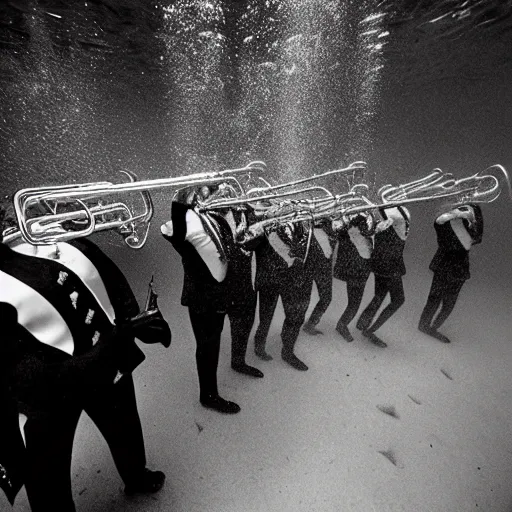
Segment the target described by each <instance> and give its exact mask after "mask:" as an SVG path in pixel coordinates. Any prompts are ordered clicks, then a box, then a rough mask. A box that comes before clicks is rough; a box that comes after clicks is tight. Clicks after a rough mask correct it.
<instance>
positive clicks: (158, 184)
mask: <svg viewBox="0 0 512 512" xmlns="http://www.w3.org/2000/svg"><path fill="white" fill-rule="evenodd" d="M265 169H266V166H265V163H264V162H261V161H254V162H250V163H249V164H247V165H246V166H245V167H241V168H237V169H226V170H223V171H219V172H205V173H195V174H191V175H188V176H180V177H173V178H160V179H154V180H145V181H137V180H136V176H135V175H134V174H133V173H128V172H126V171H122V172H124V174H126V175H127V176H128V178H129V180H130V181H129V182H128V183H119V184H113V183H110V182H106V181H104V182H96V183H82V184H77V185H61V186H55V187H36V188H27V189H22V190H19V191H18V192H16V194H15V196H14V209H15V212H16V217H17V221H18V228H19V235H20V236H22V237H23V238H24V239H25V240H26V241H27V242H29V243H31V244H33V245H48V244H54V243H56V242H59V241H66V240H70V239H72V238H77V237H82V236H88V235H90V234H92V233H95V232H97V231H103V230H107V229H115V230H117V231H118V232H119V233H120V234H121V235H122V236H123V238H124V240H125V243H126V244H127V245H128V246H129V247H131V248H132V249H139V248H141V247H143V246H144V244H145V242H146V240H147V236H148V232H149V226H150V222H151V219H152V217H153V213H154V209H153V203H152V200H151V196H150V194H149V191H150V190H162V189H165V188H173V189H177V188H179V187H184V186H187V187H189V186H194V185H195V186H200V185H205V184H220V183H228V184H229V185H230V186H231V187H232V189H233V190H234V191H236V193H238V194H240V195H243V194H245V190H244V187H243V186H242V185H241V183H240V181H239V179H237V176H241V175H246V176H247V175H248V176H251V175H252V173H257V172H262V171H264V170H265ZM130 192H138V193H139V194H140V196H141V197H142V201H143V204H144V211H143V212H142V213H141V214H139V215H135V214H134V213H133V212H132V209H131V208H130V207H128V206H127V205H126V204H125V203H124V202H115V203H107V204H104V203H103V202H102V201H103V198H104V197H105V196H112V195H115V194H123V193H130ZM63 205H64V206H65V207H66V211H64V212H59V208H60V209H62V206H63ZM64 224H66V226H67V229H66V227H65V226H64ZM70 226H71V227H72V229H70ZM14 236H15V235H14V233H10V237H11V240H12V239H13V237H14Z"/></svg>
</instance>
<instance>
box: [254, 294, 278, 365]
mask: <svg viewBox="0 0 512 512" xmlns="http://www.w3.org/2000/svg"><path fill="white" fill-rule="evenodd" d="M258 299H259V302H260V303H259V316H260V323H259V324H258V328H257V329H256V334H255V336H254V353H255V354H256V355H257V356H258V357H259V358H260V359H263V360H264V361H270V360H272V356H271V355H270V354H268V353H267V352H266V351H265V344H266V343H267V336H268V331H269V330H270V325H271V323H272V318H274V312H275V310H276V306H277V301H278V300H279V291H278V289H277V288H275V289H274V288H263V289H260V290H259V291H258Z"/></svg>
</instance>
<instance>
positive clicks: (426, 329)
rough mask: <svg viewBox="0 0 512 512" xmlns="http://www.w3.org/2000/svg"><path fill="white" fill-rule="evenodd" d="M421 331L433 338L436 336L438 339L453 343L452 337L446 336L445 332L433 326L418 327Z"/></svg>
mask: <svg viewBox="0 0 512 512" xmlns="http://www.w3.org/2000/svg"><path fill="white" fill-rule="evenodd" d="M418 329H419V330H420V332H422V333H424V334H428V336H432V338H435V339H436V340H439V341H441V342H443V343H451V340H450V338H448V337H446V336H445V335H444V334H441V333H440V332H439V331H437V330H436V329H434V328H432V327H418Z"/></svg>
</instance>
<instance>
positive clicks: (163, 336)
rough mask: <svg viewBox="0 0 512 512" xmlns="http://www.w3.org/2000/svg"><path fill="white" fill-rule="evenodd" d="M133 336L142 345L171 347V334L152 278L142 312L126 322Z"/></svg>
mask: <svg viewBox="0 0 512 512" xmlns="http://www.w3.org/2000/svg"><path fill="white" fill-rule="evenodd" d="M128 323H129V325H130V327H131V328H132V329H133V333H134V335H135V336H136V337H137V338H139V339H140V340H141V341H142V342H143V343H147V344H153V343H161V344H162V345H163V346H164V347H166V348H168V347H169V346H170V345H171V340H172V333H171V328H170V327H169V324H168V323H167V322H166V321H165V319H164V317H163V315H162V313H161V311H160V309H159V307H158V294H157V293H156V292H155V290H154V288H153V276H151V281H150V282H149V285H148V295H147V297H146V304H145V306H144V310H143V311H142V312H140V313H139V314H138V315H136V316H135V317H133V318H130V319H129V320H128Z"/></svg>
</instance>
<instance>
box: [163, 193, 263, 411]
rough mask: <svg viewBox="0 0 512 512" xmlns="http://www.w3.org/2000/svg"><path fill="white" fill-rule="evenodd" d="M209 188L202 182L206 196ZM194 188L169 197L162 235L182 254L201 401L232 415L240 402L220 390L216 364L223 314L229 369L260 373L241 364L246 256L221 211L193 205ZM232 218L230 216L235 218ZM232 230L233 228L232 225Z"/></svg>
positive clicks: (247, 312) (247, 320)
mask: <svg viewBox="0 0 512 512" xmlns="http://www.w3.org/2000/svg"><path fill="white" fill-rule="evenodd" d="M210 193H211V191H210V189H209V188H208V187H202V188H201V190H200V195H201V197H202V199H206V198H207V197H208V196H209V195H210ZM195 196H196V194H195V192H193V193H191V194H190V195H189V196H188V197H187V199H186V200H184V201H183V202H180V201H173V202H172V206H171V220H169V221H168V222H166V223H165V224H163V225H162V227H161V232H162V235H163V237H164V238H165V239H166V240H167V241H169V242H171V244H172V245H173V247H174V248H175V249H176V251H177V252H178V253H179V254H180V255H181V258H182V263H183V269H184V281H183V292H182V296H181V304H182V305H183V306H187V307H188V311H189V317H190V322H191V324H192V330H193V331H194V336H195V338H196V363H197V373H198V378H199V400H200V403H201V404H202V405H203V406H204V407H207V408H210V409H214V410H216V411H218V412H223V413H227V414H235V413H237V412H239V411H240V407H239V406H238V404H236V403H234V402H231V401H228V400H225V399H224V398H222V397H221V396H220V395H219V391H218V386H217V367H218V362H219V351H220V340H221V334H222V329H223V326H224V318H225V316H226V314H227V315H228V316H229V319H230V323H231V334H232V368H233V369H234V370H235V371H237V372H240V373H243V374H246V375H250V376H253V377H263V373H262V372H260V371H259V370H258V369H257V368H253V367H252V366H249V365H247V364H246V363H245V353H246V348H247V343H248V339H249V335H250V331H251V328H252V324H253V321H254V309H255V296H254V289H253V287H252V279H251V272H250V270H251V267H250V265H251V262H250V258H249V255H247V254H243V253H242V252H241V251H242V250H241V248H240V247H238V246H237V244H236V243H235V239H234V236H233V231H232V230H231V227H230V225H229V221H228V220H226V218H224V217H225V215H227V214H225V215H215V214H204V213H200V212H199V211H198V210H197V209H196V208H195V203H196V197H195ZM233 221H234V217H233ZM235 229H236V228H235Z"/></svg>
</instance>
